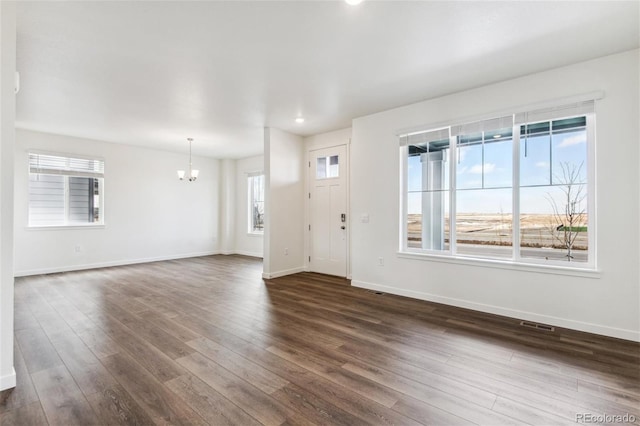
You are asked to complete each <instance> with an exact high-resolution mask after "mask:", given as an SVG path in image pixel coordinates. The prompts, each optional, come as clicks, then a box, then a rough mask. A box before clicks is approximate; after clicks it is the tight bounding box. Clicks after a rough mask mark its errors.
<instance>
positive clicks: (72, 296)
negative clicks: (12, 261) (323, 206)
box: [0, 256, 640, 426]
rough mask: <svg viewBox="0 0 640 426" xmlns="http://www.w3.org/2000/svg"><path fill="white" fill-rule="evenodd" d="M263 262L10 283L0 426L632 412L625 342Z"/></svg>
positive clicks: (634, 383) (639, 400)
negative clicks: (8, 351) (12, 338)
mask: <svg viewBox="0 0 640 426" xmlns="http://www.w3.org/2000/svg"><path fill="white" fill-rule="evenodd" d="M261 270H262V264H261V261H259V260H255V259H251V258H247V257H241V256H209V257H201V258H193V259H184V260H176V261H168V262H157V263H149V264H142V265H132V266H124V267H115V268H106V269H97V270H91V271H80V272H72V273H63V274H53V275H43V276H34V277H26V278H19V279H17V280H16V286H15V300H16V308H15V313H16V318H15V331H16V345H15V348H16V349H15V366H16V371H17V377H18V386H17V387H16V388H15V389H13V390H11V391H5V392H3V393H1V394H0V396H1V398H0V423H1V424H2V426H9V425H14V424H15V425H44V424H50V425H65V426H66V425H83V426H84V425H92V424H140V425H146V424H211V425H227V424H234V425H259V424H264V425H281V424H302V425H308V424H318V425H361V424H371V425H384V424H397V425H417V424H433V425H459V424H486V425H503V424H514V425H515V424H534V425H550V424H567V425H569V424H576V420H577V419H579V418H577V417H576V416H583V417H582V418H581V419H583V420H586V419H587V417H585V416H587V415H591V416H603V415H608V416H625V415H626V416H627V417H625V418H621V419H623V420H624V419H626V420H632V423H635V424H639V422H640V370H639V360H640V345H638V344H636V343H632V342H625V341H622V340H616V339H612V338H606V337H601V336H595V335H590V334H586V333H580V332H575V331H570V330H563V329H556V330H555V331H554V332H547V331H540V330H532V329H528V328H524V327H521V326H520V325H519V321H516V320H513V319H508V318H503V317H498V316H493V315H487V314H482V313H478V312H474V311H468V310H463V309H458V308H452V307H448V306H445V305H439V304H434V303H427V302H423V301H417V300H412V299H408V298H403V297H397V296H392V295H379V294H375V293H373V292H369V291H366V290H362V289H357V288H353V287H350V286H349V283H348V281H346V280H342V279H337V278H332V277H327V276H323V275H318V274H312V273H302V274H297V275H293V276H289V277H283V278H279V279H273V280H269V281H263V280H262V279H261V278H260V276H261ZM590 419H591V420H593V419H594V418H593V417H591V418H590ZM595 420H598V418H595ZM600 420H605V421H604V422H605V423H612V422H615V418H614V417H608V418H605V419H600Z"/></svg>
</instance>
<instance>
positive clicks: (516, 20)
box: [17, 1, 640, 158]
mask: <svg viewBox="0 0 640 426" xmlns="http://www.w3.org/2000/svg"><path fill="white" fill-rule="evenodd" d="M639 14H640V12H639V2H637V1H628V2H611V1H602V2H598V1H595V2H594V1H589V2H560V1H553V2H540V1H533V2H516V1H507V2H488V1H475V2H431V1H429V2H398V1H395V2H382V1H365V2H364V3H362V4H361V5H360V6H357V7H353V6H349V5H347V4H345V3H344V2H343V1H332V2H328V1H297V2H293V1H290V2H264V1H259V2H243V1H233V2H179V1H174V2H84V3H83V2H42V3H36V2H22V3H19V4H18V22H17V24H18V70H19V71H20V76H21V90H20V93H19V94H18V98H17V103H18V104H17V125H18V127H20V128H26V129H32V130H39V131H45V132H51V133H58V134H65V135H71V136H79V137H86V138H92V139H98V140H105V141H111V142H117V143H128V144H133V145H142V146H151V147H156V148H159V149H167V150H177V151H181V152H183V151H184V150H185V149H186V138H187V137H193V138H194V139H195V141H194V144H193V150H194V153H196V154H200V155H208V156H213V157H218V158H242V157H247V156H250V155H255V154H259V153H261V152H262V142H263V140H262V128H263V127H265V126H270V127H277V128H280V129H283V130H286V131H289V132H292V133H296V134H300V135H310V134H315V133H320V132H325V131H329V130H334V129H340V128H345V127H349V126H350V125H351V120H352V119H353V118H355V117H358V116H362V115H366V114H370V113H374V112H378V111H382V110H385V109H389V108H393V107H396V106H400V105H405V104H409V103H412V102H416V101H420V100H424V99H429V98H434V97H437V96H441V95H445V94H448V93H452V92H457V91H461V90H464V89H468V88H472V87H478V86H481V85H485V84H488V83H492V82H495V81H499V80H504V79H509V78H513V77H518V76H521V75H525V74H530V73H533V72H537V71H541V70H545V69H549V68H554V67H557V66H562V65H566V64H570V63H575V62H578V61H582V60H586V59H590V58H595V57H599V56H603V55H607V54H611V53H616V52H621V51H624V50H629V49H633V48H636V47H638V46H639V38H640V34H639ZM299 114H300V115H303V116H304V117H305V118H306V121H305V122H304V123H303V124H297V123H295V121H294V119H295V118H296V116H298V115H299ZM425 120H426V121H428V118H425Z"/></svg>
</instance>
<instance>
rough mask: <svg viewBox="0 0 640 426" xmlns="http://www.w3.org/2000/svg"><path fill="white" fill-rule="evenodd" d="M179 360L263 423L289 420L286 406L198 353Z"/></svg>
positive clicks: (272, 423)
mask: <svg viewBox="0 0 640 426" xmlns="http://www.w3.org/2000/svg"><path fill="white" fill-rule="evenodd" d="M178 362H179V363H180V364H182V365H183V366H184V367H185V368H187V369H188V370H189V371H190V372H191V374H194V375H196V376H198V377H199V378H200V379H202V381H204V382H205V383H206V384H207V385H209V386H211V387H212V388H213V389H215V390H216V391H218V392H219V393H220V394H222V395H224V396H225V397H226V398H227V399H229V400H230V401H231V402H233V403H234V404H235V405H237V406H239V407H240V408H242V409H243V410H244V411H246V412H247V413H249V415H251V416H252V417H254V418H255V419H256V420H258V421H259V422H260V423H262V424H264V425H279V424H281V423H283V422H284V421H285V420H286V419H287V414H288V413H287V409H285V407H283V406H282V405H281V404H280V403H278V402H277V401H276V400H274V399H273V398H271V397H270V396H269V395H267V394H265V393H264V392H262V391H260V390H259V389H258V388H255V387H253V386H251V385H250V384H249V383H247V382H245V381H242V380H238V378H237V376H234V375H233V374H232V373H230V372H229V371H228V370H226V369H224V368H223V367H221V366H219V365H218V364H216V363H215V362H213V361H211V360H209V359H208V358H205V357H204V356H202V355H200V354H199V353H194V354H192V355H189V356H187V357H184V358H180V359H179V360H178Z"/></svg>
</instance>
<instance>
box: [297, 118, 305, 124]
mask: <svg viewBox="0 0 640 426" xmlns="http://www.w3.org/2000/svg"><path fill="white" fill-rule="evenodd" d="M296 123H304V117H298V118H296Z"/></svg>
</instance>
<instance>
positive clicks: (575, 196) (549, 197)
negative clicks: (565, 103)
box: [400, 116, 594, 266]
mask: <svg viewBox="0 0 640 426" xmlns="http://www.w3.org/2000/svg"><path fill="white" fill-rule="evenodd" d="M508 121H509V120H505V119H504V118H503V119H500V120H493V121H492V120H487V121H486V122H479V123H472V124H474V125H468V126H467V125H462V126H456V128H455V132H453V131H452V130H450V132H453V134H455V135H456V136H455V139H454V140H455V142H456V151H455V155H454V156H452V157H454V158H453V164H449V162H447V164H446V166H445V172H444V174H443V175H441V171H440V170H439V171H438V174H437V175H438V176H441V179H440V180H438V179H434V177H433V176H434V175H433V169H432V168H431V169H430V167H429V166H428V165H425V158H426V159H427V160H433V158H432V157H430V156H432V155H434V154H433V152H435V151H436V150H435V149H433V148H435V145H432V143H433V141H429V142H420V140H418V139H416V138H414V139H416V140H415V141H412V140H411V139H410V137H407V136H403V137H401V138H400V143H401V146H402V147H405V148H404V149H405V150H406V155H407V159H406V171H405V172H406V177H405V179H406V189H405V191H406V192H405V197H406V199H405V200H406V201H405V203H406V217H405V229H406V233H405V235H404V238H405V240H404V244H403V245H404V247H406V248H408V249H413V250H416V249H417V250H428V251H433V250H437V251H444V252H446V251H449V250H450V229H449V228H450V227H449V224H450V220H453V221H455V222H454V224H455V232H456V234H455V236H451V237H453V238H455V239H456V240H455V242H456V244H455V245H453V251H450V254H451V255H457V254H459V255H464V256H479V257H485V258H496V259H518V260H523V261H526V262H527V261H528V262H533V261H535V263H540V262H546V261H552V262H555V263H556V264H557V263H558V262H567V261H570V262H578V263H582V264H584V263H586V262H590V261H591V259H590V256H589V243H588V242H589V232H591V229H588V226H589V225H588V224H589V212H588V211H587V206H588V197H587V190H588V188H587V183H588V182H587V174H588V173H587V166H588V164H587V160H588V158H587V157H588V155H587V134H588V129H587V117H586V116H576V117H569V118H562V119H558V120H549V121H546V122H538V123H526V122H525V123H524V124H522V125H520V124H518V126H515V127H511V128H507V127H499V128H495V129H494V128H491V126H492V125H494V124H495V123H499V124H500V125H504V124H508ZM494 122H495V123H494ZM467 130H468V131H471V132H472V133H469V134H465V133H464V132H465V131H467ZM516 130H517V131H519V136H520V139H519V145H518V148H519V155H517V156H516V158H514V155H513V149H514V145H513V143H514V142H513V132H514V131H516ZM440 132H443V131H442V130H440ZM423 133H424V134H430V132H423ZM450 134H451V133H450ZM421 135H423V134H422V133H421ZM432 139H433V138H432ZM421 140H422V141H424V140H425V138H424V136H422V138H421ZM411 142H413V144H412V143H411ZM445 143H446V144H448V141H446V142H445ZM445 149H447V151H448V145H447V146H446V147H445ZM445 157H448V155H445ZM514 161H516V162H517V164H516V165H517V168H518V170H519V176H517V178H516V179H517V180H516V185H517V186H516V187H515V188H514V187H513V184H514ZM426 162H427V164H431V161H426ZM450 173H453V174H454V175H455V177H456V180H455V182H456V185H455V186H454V187H449V182H448V176H449V174H450ZM514 194H517V195H518V198H517V200H519V201H518V205H516V206H514V205H513V201H514ZM450 195H451V196H454V197H455V198H453V199H451V197H450ZM450 200H451V202H452V204H450V202H449V201H450ZM451 206H455V211H453V212H450V211H449V210H450V207H451ZM514 209H515V210H514ZM514 213H515V214H517V215H518V216H517V218H518V220H519V234H520V236H519V241H516V242H514V241H513V235H514V232H513V221H514ZM452 225H453V224H452ZM514 245H515V246H516V247H517V249H518V250H517V252H514ZM516 254H517V256H516ZM593 264H594V263H593ZM576 266H577V265H576Z"/></svg>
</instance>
